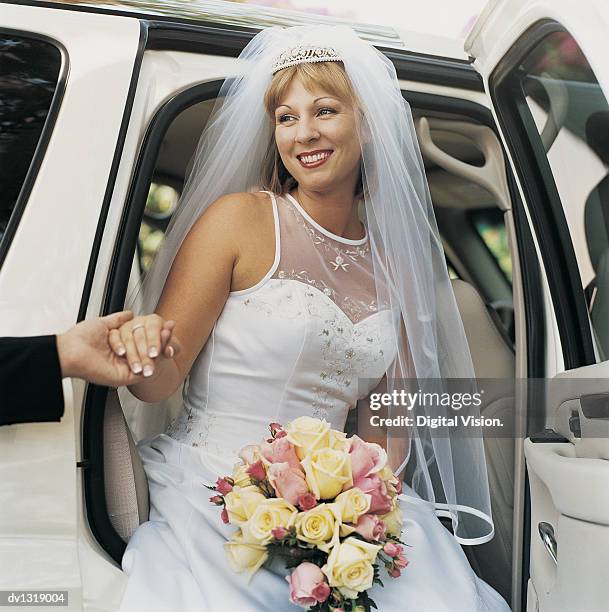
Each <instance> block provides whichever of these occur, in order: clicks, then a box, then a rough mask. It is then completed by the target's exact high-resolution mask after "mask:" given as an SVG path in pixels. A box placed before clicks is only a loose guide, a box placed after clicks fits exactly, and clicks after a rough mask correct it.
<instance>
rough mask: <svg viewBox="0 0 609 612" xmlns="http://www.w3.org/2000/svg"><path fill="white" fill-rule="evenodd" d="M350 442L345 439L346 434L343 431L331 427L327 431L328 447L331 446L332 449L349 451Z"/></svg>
mask: <svg viewBox="0 0 609 612" xmlns="http://www.w3.org/2000/svg"><path fill="white" fill-rule="evenodd" d="M349 445H350V442H349V440H347V434H346V433H345V432H344V431H337V430H336V429H331V430H330V431H329V432H328V448H333V449H334V450H339V451H344V452H345V453H348V452H349Z"/></svg>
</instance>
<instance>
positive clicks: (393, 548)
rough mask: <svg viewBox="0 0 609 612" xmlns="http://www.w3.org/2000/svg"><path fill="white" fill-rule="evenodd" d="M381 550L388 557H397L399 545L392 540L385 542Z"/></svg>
mask: <svg viewBox="0 0 609 612" xmlns="http://www.w3.org/2000/svg"><path fill="white" fill-rule="evenodd" d="M383 551H384V552H385V553H387V554H388V555H389V556H390V557H397V556H398V555H399V554H400V547H399V546H397V544H394V543H393V542H387V544H385V546H383Z"/></svg>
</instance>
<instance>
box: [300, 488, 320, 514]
mask: <svg viewBox="0 0 609 612" xmlns="http://www.w3.org/2000/svg"><path fill="white" fill-rule="evenodd" d="M296 505H297V506H298V507H299V508H300V509H301V510H302V511H303V512H306V511H307V510H311V508H315V506H317V499H316V498H315V495H313V493H311V491H307V492H306V493H304V494H303V495H301V496H300V497H299V498H298V503H297V504H296Z"/></svg>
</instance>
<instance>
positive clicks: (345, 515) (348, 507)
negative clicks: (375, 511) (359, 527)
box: [334, 487, 372, 524]
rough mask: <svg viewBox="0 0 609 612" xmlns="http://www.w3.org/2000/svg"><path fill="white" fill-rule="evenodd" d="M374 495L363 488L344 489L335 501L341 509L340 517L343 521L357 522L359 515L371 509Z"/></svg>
mask: <svg viewBox="0 0 609 612" xmlns="http://www.w3.org/2000/svg"><path fill="white" fill-rule="evenodd" d="M371 500H372V497H371V496H370V495H368V494H367V493H364V492H363V491H362V490H361V489H358V488H357V487H353V489H348V490H347V491H343V492H342V493H341V494H340V495H339V496H338V497H337V498H336V500H335V501H334V503H335V504H336V505H337V506H338V508H339V509H340V517H341V520H342V522H343V523H354V524H355V523H357V521H358V520H359V517H360V516H362V515H363V514H366V512H368V510H370V502H371Z"/></svg>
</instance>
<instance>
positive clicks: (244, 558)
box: [224, 532, 269, 578]
mask: <svg viewBox="0 0 609 612" xmlns="http://www.w3.org/2000/svg"><path fill="white" fill-rule="evenodd" d="M224 548H225V550H226V554H227V556H228V561H229V563H230V564H231V567H232V568H233V570H234V571H235V572H237V573H240V572H248V574H249V577H250V578H251V577H252V576H253V575H254V574H255V573H256V572H257V571H258V570H259V569H260V567H261V566H262V564H263V563H264V562H265V561H266V560H267V559H268V556H269V554H268V552H267V549H266V546H263V545H262V544H252V543H249V542H245V541H244V539H243V534H242V533H241V532H238V533H237V534H236V535H235V536H234V537H233V539H232V540H231V541H230V542H226V544H224Z"/></svg>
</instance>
